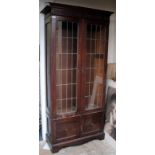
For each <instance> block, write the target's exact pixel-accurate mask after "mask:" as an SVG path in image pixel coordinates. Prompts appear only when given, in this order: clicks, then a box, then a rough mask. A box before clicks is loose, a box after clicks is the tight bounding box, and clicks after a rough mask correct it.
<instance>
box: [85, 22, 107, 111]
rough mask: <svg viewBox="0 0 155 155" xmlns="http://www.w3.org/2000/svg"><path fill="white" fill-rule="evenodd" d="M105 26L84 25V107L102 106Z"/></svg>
mask: <svg viewBox="0 0 155 155" xmlns="http://www.w3.org/2000/svg"><path fill="white" fill-rule="evenodd" d="M105 36H106V32H105V26H104V25H103V24H102V23H99V24H97V23H95V24H94V23H91V22H88V23H87V26H86V35H85V40H86V53H85V62H86V63H84V64H85V65H84V72H85V78H84V89H85V90H84V104H85V105H84V109H85V110H86V111H87V110H95V109H101V108H103V103H104V85H105V84H104V82H105V78H106V77H105V60H106V59H105V53H106V51H105V50H106V47H105V45H106V42H105Z"/></svg>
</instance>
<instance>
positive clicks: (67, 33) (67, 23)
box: [66, 21, 68, 112]
mask: <svg viewBox="0 0 155 155" xmlns="http://www.w3.org/2000/svg"><path fill="white" fill-rule="evenodd" d="M66 39H67V41H66V44H67V45H66V47H67V50H66V51H67V53H68V21H67V38H66ZM67 53H66V84H67V82H68V75H67V74H68V70H67V69H68V68H67V67H68V55H67ZM67 88H68V87H67V86H66V112H67Z"/></svg>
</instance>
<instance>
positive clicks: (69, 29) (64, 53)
mask: <svg viewBox="0 0 155 155" xmlns="http://www.w3.org/2000/svg"><path fill="white" fill-rule="evenodd" d="M76 74H77V23H75V22H69V21H58V22H57V40H56V102H57V114H61V115H63V114H66V113H72V112H75V111H76V107H77V106H76V105H77V102H76V101H77V95H76V93H77V91H76V89H77V79H76V77H77V75H76Z"/></svg>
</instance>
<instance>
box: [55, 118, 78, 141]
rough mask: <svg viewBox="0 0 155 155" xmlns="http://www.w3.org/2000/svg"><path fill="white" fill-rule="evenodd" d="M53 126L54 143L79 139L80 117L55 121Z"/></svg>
mask: <svg viewBox="0 0 155 155" xmlns="http://www.w3.org/2000/svg"><path fill="white" fill-rule="evenodd" d="M54 124H55V133H56V134H55V141H56V142H61V141H66V140H71V139H74V138H77V137H79V134H80V117H74V118H66V119H62V120H57V121H56V122H55V123H54Z"/></svg>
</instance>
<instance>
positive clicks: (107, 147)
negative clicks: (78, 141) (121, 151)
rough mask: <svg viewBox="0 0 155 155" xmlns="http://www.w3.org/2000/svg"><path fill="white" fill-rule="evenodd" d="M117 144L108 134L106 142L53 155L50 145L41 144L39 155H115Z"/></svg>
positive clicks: (95, 141) (82, 146)
mask: <svg viewBox="0 0 155 155" xmlns="http://www.w3.org/2000/svg"><path fill="white" fill-rule="evenodd" d="M115 154H116V142H115V140H113V139H112V138H111V137H110V136H109V135H108V134H107V133H105V139H104V140H93V141H90V142H88V143H85V144H83V145H78V146H72V147H67V148H64V149H61V150H60V151H59V152H58V153H51V152H50V150H49V147H48V144H46V143H45V142H40V149H39V155H115Z"/></svg>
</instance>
